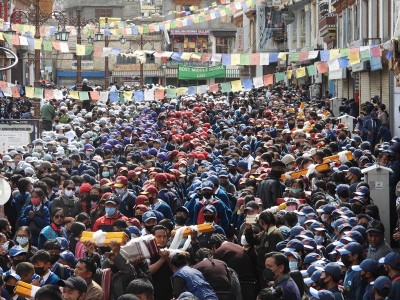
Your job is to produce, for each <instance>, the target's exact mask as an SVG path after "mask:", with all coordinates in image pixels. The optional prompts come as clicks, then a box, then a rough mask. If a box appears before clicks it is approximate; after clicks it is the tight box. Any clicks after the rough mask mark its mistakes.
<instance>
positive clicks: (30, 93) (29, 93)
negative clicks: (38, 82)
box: [25, 40, 36, 98]
mask: <svg viewBox="0 0 400 300" xmlns="http://www.w3.org/2000/svg"><path fill="white" fill-rule="evenodd" d="M35 41H36V40H35ZM25 94H26V97H28V98H33V96H34V95H35V88H34V87H31V86H27V87H25Z"/></svg>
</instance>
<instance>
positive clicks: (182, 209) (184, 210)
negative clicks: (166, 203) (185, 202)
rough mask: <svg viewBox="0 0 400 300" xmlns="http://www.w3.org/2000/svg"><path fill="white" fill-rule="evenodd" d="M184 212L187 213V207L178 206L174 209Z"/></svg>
mask: <svg viewBox="0 0 400 300" xmlns="http://www.w3.org/2000/svg"><path fill="white" fill-rule="evenodd" d="M179 211H180V212H184V213H187V214H188V213H189V209H187V208H186V207H185V206H180V207H178V208H177V209H176V212H179Z"/></svg>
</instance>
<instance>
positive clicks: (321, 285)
mask: <svg viewBox="0 0 400 300" xmlns="http://www.w3.org/2000/svg"><path fill="white" fill-rule="evenodd" d="M324 280H325V278H323V279H322V278H320V279H318V281H317V282H316V283H317V285H318V286H319V287H320V288H322V289H323V288H324V287H325V285H326V283H325V282H324Z"/></svg>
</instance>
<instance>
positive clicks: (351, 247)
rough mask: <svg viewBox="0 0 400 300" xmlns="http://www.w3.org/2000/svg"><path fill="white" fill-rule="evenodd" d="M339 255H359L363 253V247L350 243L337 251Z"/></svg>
mask: <svg viewBox="0 0 400 300" xmlns="http://www.w3.org/2000/svg"><path fill="white" fill-rule="evenodd" d="M338 251H339V253H340V254H341V255H343V254H360V253H363V251H364V250H363V247H362V246H361V245H360V244H359V243H357V242H351V243H348V244H347V245H344V247H343V248H340V249H338Z"/></svg>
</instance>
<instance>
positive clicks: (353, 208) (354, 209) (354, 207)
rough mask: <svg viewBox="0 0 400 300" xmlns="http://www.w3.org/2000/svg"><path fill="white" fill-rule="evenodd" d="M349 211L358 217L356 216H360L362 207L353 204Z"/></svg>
mask: <svg viewBox="0 0 400 300" xmlns="http://www.w3.org/2000/svg"><path fill="white" fill-rule="evenodd" d="M351 210H352V211H353V212H354V213H355V214H356V215H358V214H360V213H361V211H362V206H361V205H359V204H356V203H353V204H352V205H351Z"/></svg>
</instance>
